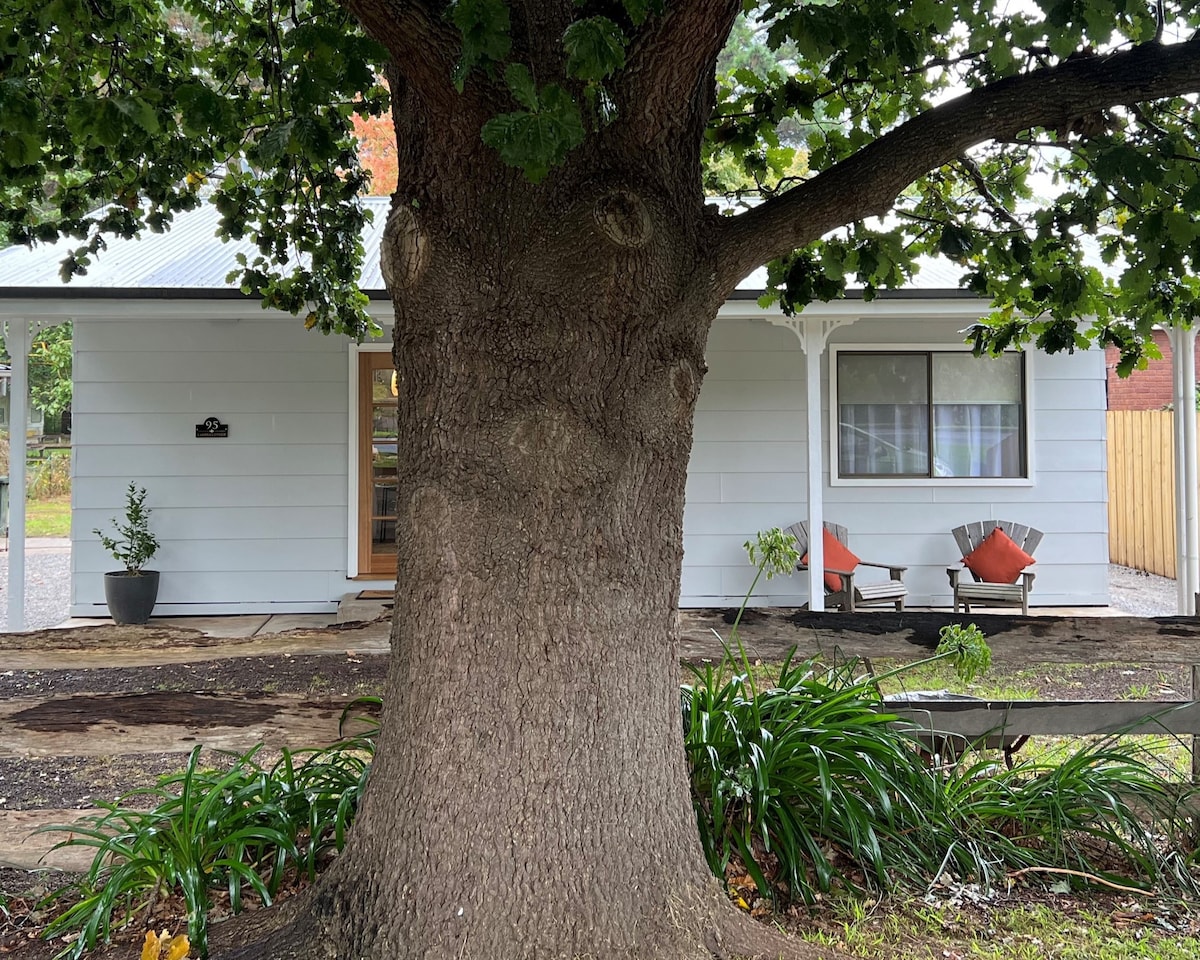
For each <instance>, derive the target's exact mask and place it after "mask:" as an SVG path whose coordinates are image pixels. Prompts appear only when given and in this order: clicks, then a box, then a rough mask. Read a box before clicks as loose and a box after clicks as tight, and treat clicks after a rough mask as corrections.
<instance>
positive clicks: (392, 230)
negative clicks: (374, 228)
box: [379, 199, 429, 290]
mask: <svg viewBox="0 0 1200 960" xmlns="http://www.w3.org/2000/svg"><path fill="white" fill-rule="evenodd" d="M427 266H429V237H428V236H427V235H426V233H425V231H424V229H422V227H421V222H420V220H418V219H417V214H416V212H415V211H414V210H413V209H412V207H410V206H408V205H407V204H406V203H404V201H402V200H399V199H397V200H396V201H394V202H393V204H392V212H391V213H390V214H389V215H388V219H387V225H386V226H385V227H384V228H383V243H381V244H380V247H379V267H380V270H382V272H383V282H384V283H386V284H387V287H388V289H389V290H395V289H404V290H411V289H412V288H413V287H415V286H416V285H417V281H418V280H420V279H421V275H422V274H423V273H424V272H425V268H426V267H427Z"/></svg>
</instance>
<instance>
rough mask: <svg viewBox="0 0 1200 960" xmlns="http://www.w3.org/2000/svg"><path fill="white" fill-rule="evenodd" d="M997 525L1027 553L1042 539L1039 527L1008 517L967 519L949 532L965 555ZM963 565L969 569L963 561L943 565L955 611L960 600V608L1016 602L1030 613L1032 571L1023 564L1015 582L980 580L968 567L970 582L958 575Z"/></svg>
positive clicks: (968, 611)
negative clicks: (1015, 521)
mask: <svg viewBox="0 0 1200 960" xmlns="http://www.w3.org/2000/svg"><path fill="white" fill-rule="evenodd" d="M997 527H999V528H1000V529H1001V530H1003V531H1004V532H1005V533H1006V534H1007V535H1008V536H1009V537H1010V538H1011V539H1012V541H1013V543H1015V544H1016V545H1017V546H1018V547H1020V548H1021V549H1022V550H1024V551H1025V552H1026V553H1027V554H1029V555H1030V556H1033V551H1034V550H1036V549H1037V545H1038V544H1039V543H1041V542H1042V531H1041V530H1035V529H1034V528H1033V527H1027V526H1025V525H1024V524H1020V523H1013V522H1012V521H1011V520H981V521H979V522H978V523H966V524H963V525H962V526H961V527H955V528H954V529H953V530H952V531H951V533H953V534H954V541H955V543H957V544H958V549H959V551H960V554H961V555H962V556H964V557H965V556H968V555H969V554H970V553H971V552H972V551H974V549H975V548H976V547H978V546H979V545H980V544H981V543H983V541H984V540H985V539H986V538H987V537H988V536H989V535H990V534H991V532H992V531H993V530H995V529H996V528H997ZM964 569H968V570H970V568H969V567H965V566H964V564H962V563H956V564H954V565H953V566H949V567H947V568H946V575H947V576H949V578H950V587H951V588H952V589H953V590H954V612H955V613H958V605H959V604H960V603H961V604H962V607H963V612H965V613H970V612H971V604H972V603H977V604H983V605H986V606H1019V607H1020V608H1021V613H1022V615H1024V616H1029V591H1030V590H1032V589H1033V578H1034V572H1033V570H1032V568H1030V567H1026V568H1025V569H1024V570H1022V571H1021V572H1020V574H1019V575H1018V577H1017V581H1016V582H1015V583H987V582H986V581H984V580H981V579H980V577H979V574H977V573H976V572H975V571H974V570H971V576H972V578H973V582H971V581H963V580H961V579H960V575H961V574H962V571H963V570H964Z"/></svg>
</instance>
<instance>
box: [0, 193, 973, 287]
mask: <svg viewBox="0 0 1200 960" xmlns="http://www.w3.org/2000/svg"><path fill="white" fill-rule="evenodd" d="M390 203H391V198H389V197H366V198H364V204H365V206H366V207H367V209H369V210H371V211H372V212H373V213H374V221H373V222H372V223H370V224H369V225H368V226H367V229H366V231H365V232H364V235H363V244H364V246H365V248H366V252H367V253H366V260H365V263H364V264H363V270H362V273H361V275H360V277H359V286H360V287H361V288H362V289H363V291H365V292H367V293H370V294H380V295H382V294H383V293H384V284H383V275H382V273H381V272H380V268H379V244H380V242H381V240H382V239H383V228H384V225H385V223H386V221H387V212H388V206H389V204H390ZM219 220H220V214H219V213H218V212H217V209H216V207H214V206H213V205H212V204H209V203H206V204H204V205H203V206H201V207H199V208H197V209H196V210H190V211H188V212H186V213H181V214H178V215H177V216H176V217H175V219H174V220H173V221H172V222H171V225H170V227H169V229H167V230H166V231H164V232H163V233H149V232H147V233H144V234H143V235H142V236H141V237H138V238H135V239H132V240H125V239H122V238H120V237H111V238H108V239H107V241H106V242H107V244H108V248H107V249H105V250H102V251H100V253H98V254H97V255H96V256H94V257H93V258H92V263H91V264H90V265H89V266H88V268H87V274H86V275H84V276H77V277H74V278H73V279H72V280H71V282H70V284H69V285H66V286H65V285H64V284H63V283H62V281H61V280H60V279H59V275H58V271H59V266H60V265H61V263H62V261H63V260H64V259H65V258H66V257H67V256H68V255H69V254H70V252H71V251H72V250H74V249H75V248H76V247H77V246H79V243H78V241H76V240H72V239H67V240H59V241H57V242H55V243H44V244H38V245H37V246H35V247H34V248H33V249H29V248H27V247H8V248H7V249H4V250H0V295H2V292H3V288H55V287H58V288H63V289H67V288H68V287H73V288H82V289H84V290H88V289H104V290H130V291H136V290H151V289H153V290H160V291H161V290H180V291H187V290H197V291H199V290H223V291H230V290H235V289H236V286H235V285H234V284H231V283H228V282H227V281H226V279H225V278H226V276H227V275H228V274H229V273H230V271H232V270H235V269H237V260H236V257H237V254H239V253H244V254H246V255H247V257H253V255H254V253H255V247H254V245H253V244H252V243H251V242H250V241H249V240H241V241H229V242H228V243H222V242H221V241H220V240H218V239H217V237H216V230H217V223H218V221H219ZM919 264H920V271H919V272H918V273H917V275H916V276H915V277H914V278H913V279H912V281H911V282H910V283H909V284H908V286H907V288H906V289H909V290H913V291H918V290H925V291H956V292H957V291H958V290H959V278H960V277H961V276H962V273H963V271H962V268H960V267H959V266H957V265H956V264H954V263H952V262H950V261H948V260H941V259H935V258H932V257H922V258H920V261H919ZM765 287H766V270H765V269H760V270H756V271H754V272H753V273H752V274H750V275H749V276H748V277H746V279H745V280H743V281H742V282H741V283H740V284H738V289H739V290H741V291H745V292H747V293H749V292H752V291H761V290H763V289H764V288H765Z"/></svg>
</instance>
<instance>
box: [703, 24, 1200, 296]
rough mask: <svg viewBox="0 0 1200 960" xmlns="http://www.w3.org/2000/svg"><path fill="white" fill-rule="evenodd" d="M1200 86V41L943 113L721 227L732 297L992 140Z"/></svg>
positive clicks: (1103, 63)
mask: <svg viewBox="0 0 1200 960" xmlns="http://www.w3.org/2000/svg"><path fill="white" fill-rule="evenodd" d="M1198 90H1200V39H1195V38H1194V39H1192V40H1189V41H1187V42H1186V43H1180V44H1173V45H1169V46H1164V45H1162V44H1158V43H1153V42H1150V43H1144V44H1141V45H1140V46H1137V47H1135V48H1133V49H1132V50H1126V51H1122V52H1119V53H1113V54H1108V55H1106V56H1097V57H1079V58H1075V59H1070V60H1066V61H1064V62H1063V63H1060V64H1058V65H1056V66H1053V67H1047V68H1043V69H1040V70H1036V71H1033V72H1031V73H1028V74H1023V75H1021V76H1016V77H1009V78H1006V79H1004V80H1000V81H997V82H996V83H993V84H990V85H988V86H986V87H982V88H980V89H978V90H974V91H972V92H970V93H967V94H964V95H963V96H961V97H958V98H957V99H955V100H951V101H949V102H948V103H945V104H942V105H941V106H938V107H934V108H933V109H931V110H928V111H926V112H925V113H923V114H921V115H920V116H917V117H914V118H913V119H911V120H909V121H907V122H906V123H903V124H901V125H900V126H899V127H897V128H896V129H894V130H892V131H891V132H889V133H887V134H885V135H884V136H882V137H880V138H879V139H878V140H876V141H874V142H873V143H870V144H868V145H867V146H865V147H863V148H862V149H861V150H859V151H858V152H857V153H855V154H853V155H852V156H850V157H847V158H846V159H845V160H843V161H841V162H840V163H838V164H836V165H834V166H833V167H830V168H829V169H828V170H826V171H825V172H823V173H821V174H819V175H817V176H816V177H813V178H812V179H811V180H807V181H805V182H804V183H803V184H801V185H800V186H798V187H794V188H792V189H791V190H789V191H787V192H786V193H783V194H779V195H778V196H776V197H775V198H773V199H771V200H768V201H766V202H765V203H763V204H761V205H760V206H758V207H755V208H754V209H752V210H749V211H747V212H746V213H743V214H741V215H740V216H737V217H733V218H729V219H723V220H721V221H719V223H718V224H717V226H716V231H715V247H714V259H715V261H716V264H717V270H718V276H717V283H718V290H719V292H721V293H722V294H723V295H724V294H727V293H728V292H729V291H731V290H733V288H734V287H735V286H736V285H737V283H738V281H739V280H741V278H742V277H744V276H746V275H747V274H748V273H750V271H751V270H753V269H754V268H755V267H757V266H759V265H760V264H762V263H765V262H766V261H768V260H771V259H773V258H775V257H780V256H784V255H786V254H788V253H790V252H791V251H793V250H795V249H798V248H800V247H803V246H805V245H807V244H809V243H811V242H813V241H814V240H817V239H819V238H820V237H821V236H823V235H824V234H826V233H828V232H829V231H830V230H833V229H835V228H837V227H840V226H843V225H844V224H847V223H853V222H855V221H857V220H862V219H864V218H867V217H880V216H883V215H884V214H886V213H887V212H888V211H889V210H890V209H891V207H892V204H893V202H894V201H895V199H896V197H897V196H898V195H899V194H900V192H901V191H902V190H904V188H905V187H907V186H908V185H909V184H911V183H912V182H913V181H914V180H916V179H917V178H918V177H919V176H921V174H923V173H926V172H927V171H929V170H933V169H936V168H937V167H939V166H941V165H943V164H945V163H948V162H950V161H952V160H954V159H955V158H956V157H957V156H959V155H960V154H961V153H963V152H964V151H965V150H967V149H968V148H970V147H972V146H974V145H976V144H979V143H982V142H984V141H987V140H1006V139H1007V140H1011V139H1012V138H1013V137H1015V136H1016V135H1017V134H1018V133H1019V132H1021V131H1023V130H1027V129H1029V128H1031V127H1045V128H1048V129H1055V130H1059V131H1067V130H1072V129H1075V128H1076V127H1077V126H1078V125H1079V124H1080V121H1081V120H1083V119H1084V118H1088V119H1089V120H1090V119H1091V118H1094V117H1095V116H1096V115H1097V114H1098V113H1100V112H1101V111H1103V110H1106V109H1107V108H1109V107H1112V106H1114V105H1117V104H1133V103H1138V102H1142V101H1147V100H1155V99H1161V98H1163V97H1171V96H1177V95H1181V94H1184V93H1190V92H1194V91H1198Z"/></svg>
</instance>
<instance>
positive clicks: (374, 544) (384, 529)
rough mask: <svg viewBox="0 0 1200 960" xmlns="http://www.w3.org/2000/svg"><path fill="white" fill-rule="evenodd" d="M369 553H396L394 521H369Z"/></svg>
mask: <svg viewBox="0 0 1200 960" xmlns="http://www.w3.org/2000/svg"><path fill="white" fill-rule="evenodd" d="M371 552H372V553H395V552H396V521H395V520H372V521H371Z"/></svg>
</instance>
